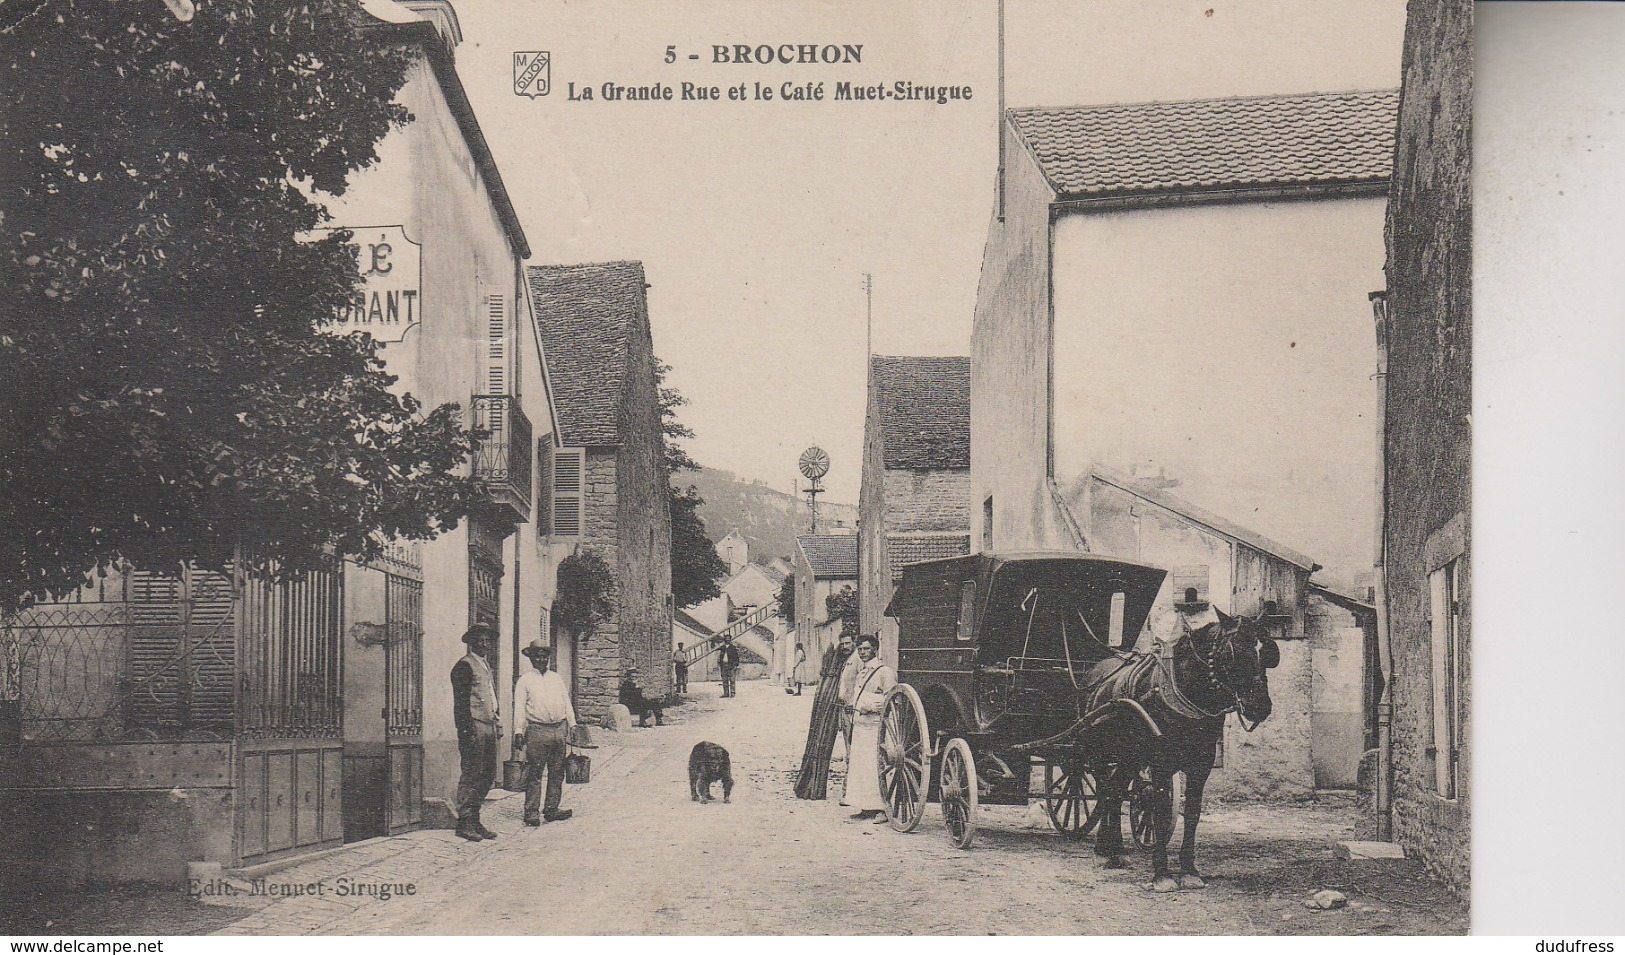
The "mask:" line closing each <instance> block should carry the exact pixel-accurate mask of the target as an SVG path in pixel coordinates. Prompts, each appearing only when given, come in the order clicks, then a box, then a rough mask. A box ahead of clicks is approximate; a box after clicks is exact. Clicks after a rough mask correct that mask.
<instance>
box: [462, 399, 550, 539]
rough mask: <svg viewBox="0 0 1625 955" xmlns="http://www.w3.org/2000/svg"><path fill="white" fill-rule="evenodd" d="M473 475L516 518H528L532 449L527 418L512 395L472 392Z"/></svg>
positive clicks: (521, 520)
mask: <svg viewBox="0 0 1625 955" xmlns="http://www.w3.org/2000/svg"><path fill="white" fill-rule="evenodd" d="M472 407H473V409H474V422H473V430H474V432H475V438H474V478H475V480H477V481H479V482H480V483H482V484H484V485H485V491H486V493H487V494H489V495H490V496H491V500H492V501H495V502H496V503H497V504H501V505H505V506H506V507H508V508H510V509H511V510H512V511H513V514H514V520H515V521H516V522H520V523H522V522H524V521H528V520H530V505H531V483H532V482H531V462H532V459H533V458H534V456H535V453H536V445H535V442H534V441H533V440H532V439H531V431H530V419H529V418H527V417H525V412H524V409H522V408H520V407H519V399H518V398H517V397H516V396H513V395H475V396H474V397H473V401H472Z"/></svg>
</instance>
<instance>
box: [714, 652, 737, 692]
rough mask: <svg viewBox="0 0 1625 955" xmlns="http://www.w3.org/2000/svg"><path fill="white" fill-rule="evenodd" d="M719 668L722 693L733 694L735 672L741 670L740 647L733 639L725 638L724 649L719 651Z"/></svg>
mask: <svg viewBox="0 0 1625 955" xmlns="http://www.w3.org/2000/svg"><path fill="white" fill-rule="evenodd" d="M717 670H718V671H720V672H721V674H722V695H723V696H733V695H734V692H735V685H734V680H735V674H737V673H738V672H739V648H738V647H735V646H734V642H733V641H732V640H731V639H727V638H724V639H723V641H722V649H721V650H718V651H717Z"/></svg>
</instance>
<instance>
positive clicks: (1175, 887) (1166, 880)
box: [1146, 875, 1179, 892]
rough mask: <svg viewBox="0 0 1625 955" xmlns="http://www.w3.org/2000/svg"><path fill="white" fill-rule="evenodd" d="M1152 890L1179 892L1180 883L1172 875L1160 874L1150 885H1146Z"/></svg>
mask: <svg viewBox="0 0 1625 955" xmlns="http://www.w3.org/2000/svg"><path fill="white" fill-rule="evenodd" d="M1146 888H1147V889H1150V890H1151V891H1152V892H1177V891H1179V883H1178V882H1175V881H1174V877H1173V876H1171V875H1159V876H1157V878H1156V879H1155V881H1153V882H1152V883H1151V884H1150V885H1148V886H1146Z"/></svg>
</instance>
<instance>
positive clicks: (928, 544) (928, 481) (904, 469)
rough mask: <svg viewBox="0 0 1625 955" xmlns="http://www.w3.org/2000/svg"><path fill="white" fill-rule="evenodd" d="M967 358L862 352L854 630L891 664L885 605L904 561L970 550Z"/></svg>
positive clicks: (892, 645) (893, 635)
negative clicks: (865, 372) (865, 368)
mask: <svg viewBox="0 0 1625 955" xmlns="http://www.w3.org/2000/svg"><path fill="white" fill-rule="evenodd" d="M970 379H971V370H970V359H969V358H901V357H891V356H884V355H876V356H874V357H872V358H870V359H869V407H868V412H867V414H866V415H865V417H864V425H863V478H862V486H861V489H860V490H859V495H858V564H859V581H860V583H859V587H858V621H859V622H858V627H859V629H860V630H861V631H862V632H864V633H878V634H880V649H881V654H882V656H883V657H884V659H885V660H886V662H887V663H889V664H890V665H891V666H894V667H895V666H896V665H897V619H896V618H895V617H888V616H886V615H885V611H886V605H887V604H889V603H890V602H891V597H892V593H893V592H894V591H895V590H896V588H897V584H898V582H899V581H901V580H902V577H903V565H904V564H909V563H913V562H915V561H920V560H934V559H936V558H939V557H959V556H962V555H964V554H968V553H970Z"/></svg>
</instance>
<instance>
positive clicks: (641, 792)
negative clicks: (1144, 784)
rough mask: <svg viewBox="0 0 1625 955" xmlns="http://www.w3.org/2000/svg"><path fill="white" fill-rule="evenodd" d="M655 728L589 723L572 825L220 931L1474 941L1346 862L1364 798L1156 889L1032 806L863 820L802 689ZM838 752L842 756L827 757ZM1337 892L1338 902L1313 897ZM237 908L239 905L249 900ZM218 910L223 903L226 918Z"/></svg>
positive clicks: (1265, 818) (378, 850)
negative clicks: (816, 741) (391, 886)
mask: <svg viewBox="0 0 1625 955" xmlns="http://www.w3.org/2000/svg"><path fill="white" fill-rule="evenodd" d="M689 696H690V700H692V701H693V702H690V703H688V704H685V705H684V706H682V707H681V708H679V709H677V710H675V711H674V712H673V713H672V715H671V718H669V719H668V721H667V725H666V726H664V727H662V728H658V729H657V728H650V729H647V730H634V731H632V732H631V733H629V734H623V735H622V736H620V737H617V736H616V734H613V733H607V732H599V734H598V736H599V738H600V740H601V741H602V743H603V744H604V745H603V746H602V748H600V749H599V750H597V751H596V752H595V753H594V772H593V779H592V782H591V783H589V784H587V785H584V786H570V787H567V789H566V792H565V805H566V806H567V807H570V808H573V809H574V810H575V817H574V818H573V819H570V820H568V821H565V822H559V823H551V824H547V825H544V826H542V827H540V828H533V829H526V828H524V827H522V826H521V825H520V818H519V812H520V797H519V796H518V795H517V794H506V795H504V794H501V793H500V791H498V793H497V794H496V795H497V797H498V798H496V799H494V800H493V801H492V802H491V803H490V804H489V806H488V808H487V811H486V813H485V819H486V821H487V823H488V824H489V825H491V826H492V828H494V829H495V830H496V831H497V832H498V833H500V838H499V839H498V840H496V841H494V842H486V843H480V844H477V845H469V844H467V843H465V842H462V841H460V840H458V839H456V838H455V837H454V836H453V835H452V833H450V832H448V831H443V830H442V831H423V832H415V833H410V834H407V835H404V836H400V837H395V838H390V839H380V840H374V841H373V842H370V843H367V844H363V845H361V846H357V847H353V848H351V849H348V850H345V851H342V852H338V853H335V854H332V855H328V856H326V857H323V858H320V859H317V860H314V861H311V862H307V863H304V864H301V865H297V866H293V867H291V868H287V869H283V870H281V871H278V872H276V873H274V874H271V875H268V876H266V877H265V878H266V880H267V882H268V883H273V884H280V885H297V884H308V883H312V882H317V881H322V882H323V883H324V884H325V885H326V886H327V892H326V894H325V896H324V897H322V898H313V897H308V896H307V897H300V898H289V899H279V900H277V901H274V902H271V903H270V904H263V906H262V907H261V908H258V909H257V910H253V911H251V912H246V911H245V916H246V917H244V918H242V919H240V920H238V921H236V922H234V923H232V924H230V925H228V926H226V927H224V928H223V929H219V930H218V931H220V932H221V933H223V934H262V933H264V934H273V933H274V934H356V933H368V934H373V933H377V934H410V935H439V934H485V933H497V934H510V933H512V934H566V935H574V934H604V933H618V934H763V935H775V934H900V933H912V934H1007V933H1008V934H1017V933H1020V934H1139V933H1147V934H1168V933H1175V934H1185V933H1219V934H1249V933H1272V934H1281V933H1289V934H1297V933H1303V934H1343V933H1361V934H1365V933H1401V934H1404V933H1440V932H1445V933H1450V932H1465V931H1466V929H1467V920H1466V914H1465V910H1464V909H1463V907H1462V906H1461V905H1459V904H1457V903H1454V902H1448V901H1445V896H1444V894H1443V893H1442V892H1441V891H1440V890H1438V889H1437V888H1436V887H1434V886H1431V885H1430V884H1429V883H1427V882H1426V881H1425V880H1423V879H1422V878H1421V877H1420V873H1419V870H1418V869H1417V868H1416V867H1415V865H1414V864H1413V863H1391V862H1390V863H1378V862H1366V863H1358V864H1357V863H1349V862H1343V861H1338V860H1335V859H1334V858H1333V856H1332V848H1333V845H1334V843H1335V841H1336V840H1337V839H1340V838H1348V837H1350V836H1351V835H1353V833H1354V828H1353V824H1354V822H1355V820H1356V819H1357V818H1358V814H1357V813H1356V812H1355V810H1354V807H1353V805H1352V803H1348V802H1343V801H1338V802H1334V803H1332V804H1331V805H1327V804H1324V803H1323V804H1319V805H1305V806H1282V805H1277V806H1272V807H1262V806H1259V805H1251V804H1248V805H1230V806H1215V807H1213V809H1214V811H1213V812H1212V814H1211V815H1210V816H1209V818H1207V819H1205V820H1204V825H1203V835H1204V842H1205V846H1206V848H1205V850H1204V855H1203V862H1204V870H1205V871H1206V873H1207V875H1208V878H1209V879H1210V881H1211V885H1210V887H1209V888H1208V889H1206V890H1205V891H1194V892H1180V893H1177V894H1173V895H1154V894H1152V893H1150V892H1147V891H1145V890H1144V889H1143V888H1142V885H1143V883H1144V882H1145V881H1147V875H1146V873H1147V868H1146V866H1147V863H1146V860H1145V858H1144V856H1143V855H1141V856H1136V857H1135V864H1134V868H1132V869H1131V870H1129V871H1128V872H1107V871H1105V870H1103V869H1102V868H1101V867H1100V864H1099V862H1098V861H1097V860H1096V858H1095V856H1094V854H1093V852H1092V846H1091V844H1090V843H1089V842H1083V843H1075V842H1070V841H1067V840H1063V839H1062V838H1060V837H1059V836H1057V835H1056V834H1055V833H1053V832H1052V831H1051V829H1050V827H1049V824H1048V822H1047V820H1045V819H1043V817H1042V813H1041V811H1039V810H1037V809H1036V808H1035V809H1033V810H1031V811H1024V810H1022V809H1019V808H1004V807H999V808H989V809H984V810H983V811H982V818H981V820H980V825H981V826H982V828H981V831H980V832H979V834H978V836H977V841H976V843H975V845H974V847H973V848H972V849H970V850H969V851H960V850H956V849H953V848H952V847H951V846H949V844H948V842H947V840H946V839H945V838H944V837H943V834H942V828H941V821H940V816H939V815H938V813H937V810H936V809H935V807H932V808H931V809H930V810H929V811H928V813H927V816H926V818H925V820H924V822H923V823H922V825H921V827H920V829H919V831H917V832H916V833H913V834H910V835H900V834H898V833H895V832H893V831H892V830H891V829H890V828H889V827H886V826H882V825H872V824H868V823H862V822H853V821H850V820H849V819H848V818H847V812H848V811H847V810H846V809H843V808H842V807H840V806H839V805H838V804H837V803H836V801H835V800H833V799H832V800H830V801H827V802H805V801H798V800H796V799H795V798H794V797H793V795H792V794H791V787H792V785H793V781H794V773H795V769H796V766H797V765H798V760H799V754H800V750H801V745H802V738H803V735H804V733H805V728H806V722H807V716H808V714H809V712H810V708H811V703H812V698H813V697H812V693H811V692H808V693H807V694H806V695H804V696H801V697H790V696H787V695H786V694H784V692H783V691H782V690H781V689H780V688H779V687H776V686H773V685H770V684H768V683H767V682H765V681H755V682H743V683H741V684H740V688H739V696H738V697H737V698H736V699H734V700H721V699H719V698H718V694H717V689H716V685H715V684H696V685H694V686H693V687H692V688H691V692H690V695H689ZM700 740H711V741H714V742H718V743H721V744H722V745H724V746H726V747H727V748H728V749H729V750H730V751H731V753H732V757H733V771H734V778H735V781H736V786H735V789H734V798H733V802H732V803H731V804H723V803H722V802H720V801H718V802H715V803H712V804H710V805H701V804H698V803H694V802H692V801H690V799H689V798H688V785H687V755H688V751H689V748H690V747H691V746H692V745H693V744H694V743H695V742H698V741H700ZM839 766H840V763H839V761H837V768H839ZM341 879H350V880H353V881H354V882H355V883H371V884H383V883H412V884H414V885H415V886H416V888H415V890H414V891H415V894H414V895H412V896H409V897H408V896H397V897H394V898H390V899H389V900H387V901H380V900H377V899H372V898H367V899H358V898H355V897H347V898H338V897H335V895H334V888H335V887H336V885H337V884H338V882H339V880H341ZM1321 888H1337V889H1339V890H1341V891H1343V892H1345V893H1346V894H1347V896H1348V898H1349V900H1350V904H1349V906H1348V907H1347V908H1343V909H1340V910H1337V911H1328V912H1319V911H1311V910H1309V909H1306V908H1304V907H1303V900H1304V899H1305V898H1307V897H1308V896H1309V895H1310V894H1311V893H1312V892H1314V891H1316V890H1317V889H1321ZM241 901H242V900H233V902H232V904H234V905H235V904H241ZM217 911H221V912H222V913H223V912H224V910H217Z"/></svg>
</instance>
